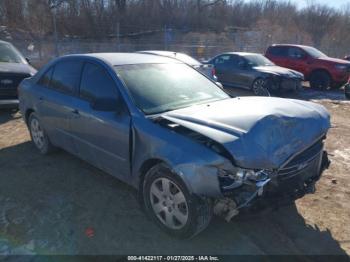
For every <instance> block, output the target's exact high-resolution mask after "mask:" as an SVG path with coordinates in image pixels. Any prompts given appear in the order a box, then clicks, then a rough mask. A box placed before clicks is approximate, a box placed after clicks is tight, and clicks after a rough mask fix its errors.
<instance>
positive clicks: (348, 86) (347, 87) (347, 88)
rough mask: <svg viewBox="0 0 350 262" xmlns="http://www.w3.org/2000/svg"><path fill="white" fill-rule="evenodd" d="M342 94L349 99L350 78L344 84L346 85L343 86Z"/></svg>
mask: <svg viewBox="0 0 350 262" xmlns="http://www.w3.org/2000/svg"><path fill="white" fill-rule="evenodd" d="M344 93H345V97H346V98H347V99H350V78H349V80H348V82H347V83H346V85H345V86H344Z"/></svg>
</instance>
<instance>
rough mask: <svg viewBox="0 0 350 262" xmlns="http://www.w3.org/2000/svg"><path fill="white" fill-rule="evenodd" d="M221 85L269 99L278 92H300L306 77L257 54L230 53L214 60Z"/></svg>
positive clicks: (212, 60) (211, 62)
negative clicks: (242, 89)
mask: <svg viewBox="0 0 350 262" xmlns="http://www.w3.org/2000/svg"><path fill="white" fill-rule="evenodd" d="M209 63H210V64H213V65H214V67H215V72H216V76H217V77H218V81H219V82H220V83H222V84H223V85H224V86H233V87H240V88H245V89H251V90H252V91H253V92H254V94H256V95H265V96H269V95H270V93H277V92H278V91H287V90H297V89H299V88H301V86H302V81H303V78H304V76H303V74H301V73H299V72H297V71H294V70H290V69H287V68H283V67H279V66H276V65H275V64H274V63H272V62H271V61H270V60H268V59H267V58H266V57H264V56H263V55H261V54H255V53H240V52H231V53H224V54H220V55H218V56H216V57H214V58H212V59H211V60H209Z"/></svg>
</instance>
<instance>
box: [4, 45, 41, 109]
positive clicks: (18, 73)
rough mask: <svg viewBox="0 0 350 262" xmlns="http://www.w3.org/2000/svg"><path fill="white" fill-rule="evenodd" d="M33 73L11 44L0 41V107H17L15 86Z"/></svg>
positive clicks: (31, 68) (33, 70)
mask: <svg viewBox="0 0 350 262" xmlns="http://www.w3.org/2000/svg"><path fill="white" fill-rule="evenodd" d="M35 73H36V70H35V69H34V68H33V67H32V66H30V65H29V64H28V62H27V61H26V59H25V58H24V57H23V56H22V55H21V53H20V52H19V51H18V50H17V49H16V48H15V47H14V46H13V45H12V44H10V43H8V42H4V41H0V108H14V107H18V99H17V98H18V97H17V87H18V85H19V83H20V82H21V81H22V80H23V79H24V78H26V77H30V76H33V75H34V74H35Z"/></svg>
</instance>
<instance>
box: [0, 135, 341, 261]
mask: <svg viewBox="0 0 350 262" xmlns="http://www.w3.org/2000/svg"><path fill="white" fill-rule="evenodd" d="M0 170H1V175H0V192H1V193H0V254H1V252H2V253H3V254H5V255H6V254H9V253H11V252H12V253H13V254H18V253H19V254H28V253H29V254H31V253H34V254H90V255H91V254H94V255H96V254H114V255H115V254H143V255H144V254H153V255H154V254H212V255H223V254H250V255H261V254H288V255H303V254H314V255H324V254H332V255H346V253H345V251H344V250H343V249H342V248H341V246H340V244H339V242H338V241H337V240H336V239H334V237H333V236H332V233H331V232H330V231H328V230H320V229H319V228H317V226H314V225H309V224H308V223H307V222H306V221H305V219H304V217H303V216H302V215H301V214H300V213H299V212H298V209H297V207H296V206H295V205H292V206H289V207H283V208H280V209H278V210H275V211H271V212H266V213H263V214H261V215H257V216H254V217H249V216H248V217H245V216H242V217H237V218H235V219H234V220H233V221H232V222H231V223H226V222H224V221H223V220H222V219H220V218H215V219H213V221H212V223H211V224H210V226H209V227H208V228H207V230H205V231H204V232H202V233H201V234H200V235H198V236H196V237H195V238H193V239H190V240H178V239H175V238H172V237H170V236H168V235H166V234H164V233H163V232H162V231H161V230H160V229H158V227H157V226H155V225H154V224H153V223H152V222H151V221H150V220H149V219H147V218H146V216H145V214H144V213H143V212H142V211H141V209H140V207H139V204H138V201H137V193H136V191H135V190H134V189H132V188H131V187H129V186H127V185H125V184H123V183H122V182H119V181H118V180H117V179H115V178H113V177H112V176H110V175H107V174H105V173H103V172H101V171H99V170H97V169H96V168H94V167H92V166H90V165H89V164H87V163H85V162H83V161H81V160H79V159H77V158H75V157H74V156H72V155H70V154H68V153H65V152H63V151H59V152H57V153H55V154H53V155H50V156H42V155H40V154H38V153H37V151H36V150H35V149H34V147H33V146H32V144H31V143H30V142H26V143H22V144H18V145H16V146H12V147H8V148H3V149H1V150H0Z"/></svg>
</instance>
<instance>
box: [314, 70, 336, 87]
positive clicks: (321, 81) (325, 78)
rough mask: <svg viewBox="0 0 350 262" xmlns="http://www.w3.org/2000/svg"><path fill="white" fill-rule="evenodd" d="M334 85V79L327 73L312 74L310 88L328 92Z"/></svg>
mask: <svg viewBox="0 0 350 262" xmlns="http://www.w3.org/2000/svg"><path fill="white" fill-rule="evenodd" d="M331 84H332V78H331V77H330V75H329V74H328V73H327V72H325V71H316V72H314V73H312V74H311V77H310V87H311V88H313V89H319V90H327V89H328V88H329V87H330V86H331Z"/></svg>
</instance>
